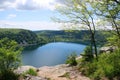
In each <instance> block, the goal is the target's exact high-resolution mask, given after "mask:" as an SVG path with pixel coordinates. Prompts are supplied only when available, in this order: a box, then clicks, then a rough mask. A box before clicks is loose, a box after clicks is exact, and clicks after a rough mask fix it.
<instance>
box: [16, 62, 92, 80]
mask: <svg viewBox="0 0 120 80" xmlns="http://www.w3.org/2000/svg"><path fill="white" fill-rule="evenodd" d="M30 68H33V69H35V70H36V72H37V74H38V76H31V75H26V78H25V79H24V80H90V79H89V78H88V77H85V76H83V75H82V74H81V72H79V71H78V70H77V69H76V67H70V66H68V65H66V64H61V65H56V66H44V67H40V68H35V67H32V66H21V67H19V68H18V69H17V70H16V71H15V72H17V73H19V74H20V73H23V72H25V71H27V70H29V69H30ZM22 80H23V79H22Z"/></svg>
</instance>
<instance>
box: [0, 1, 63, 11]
mask: <svg viewBox="0 0 120 80" xmlns="http://www.w3.org/2000/svg"><path fill="white" fill-rule="evenodd" d="M62 1H63V0H62ZM62 1H60V0H0V9H9V8H13V9H19V10H36V9H42V8H45V9H50V10H54V9H55V6H56V5H57V4H62Z"/></svg>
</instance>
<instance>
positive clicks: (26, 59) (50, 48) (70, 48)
mask: <svg viewBox="0 0 120 80" xmlns="http://www.w3.org/2000/svg"><path fill="white" fill-rule="evenodd" d="M84 48H85V45H82V44H76V43H65V42H54V43H48V44H46V45H43V46H40V47H38V48H36V49H33V50H24V51H23V53H22V62H23V65H31V66H34V67H42V66H54V65H58V64H64V63H65V61H66V59H67V57H68V56H69V55H70V54H72V53H76V54H77V55H80V53H81V52H83V50H84Z"/></svg>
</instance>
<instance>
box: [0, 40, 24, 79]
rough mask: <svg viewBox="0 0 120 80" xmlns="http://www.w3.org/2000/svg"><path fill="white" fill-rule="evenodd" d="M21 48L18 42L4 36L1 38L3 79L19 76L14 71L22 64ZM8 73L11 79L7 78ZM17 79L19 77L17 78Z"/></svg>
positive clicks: (0, 64) (1, 70) (0, 75)
mask: <svg viewBox="0 0 120 80" xmlns="http://www.w3.org/2000/svg"><path fill="white" fill-rule="evenodd" d="M21 51H22V48H20V47H19V46H18V44H17V42H15V41H13V40H9V39H8V38H4V39H2V40H0V77H1V78H2V80H12V79H11V78H10V76H12V77H13V78H17V77H18V76H17V75H16V74H15V73H14V72H13V70H14V69H16V68H17V67H18V66H20V64H21V56H20V53H21ZM7 75H8V78H9V79H6V76H7ZM15 80H17V79H15Z"/></svg>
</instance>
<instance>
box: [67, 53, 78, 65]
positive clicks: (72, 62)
mask: <svg viewBox="0 0 120 80" xmlns="http://www.w3.org/2000/svg"><path fill="white" fill-rule="evenodd" d="M66 64H69V65H70V66H76V65H77V61H76V54H75V53H73V54H71V55H70V56H68V58H67V60H66Z"/></svg>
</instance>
